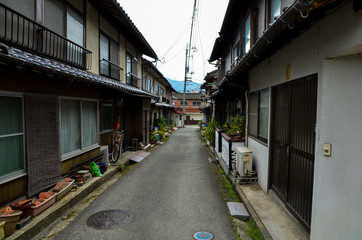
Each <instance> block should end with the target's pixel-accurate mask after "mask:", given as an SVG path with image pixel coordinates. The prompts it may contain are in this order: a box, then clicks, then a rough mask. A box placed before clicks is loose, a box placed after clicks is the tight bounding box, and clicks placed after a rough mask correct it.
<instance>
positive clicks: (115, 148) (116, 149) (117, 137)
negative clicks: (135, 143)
mask: <svg viewBox="0 0 362 240" xmlns="http://www.w3.org/2000/svg"><path fill="white" fill-rule="evenodd" d="M123 141H124V130H122V131H113V132H112V162H113V163H115V162H117V161H118V159H119V157H120V156H121V154H122V152H123V148H122V146H123Z"/></svg>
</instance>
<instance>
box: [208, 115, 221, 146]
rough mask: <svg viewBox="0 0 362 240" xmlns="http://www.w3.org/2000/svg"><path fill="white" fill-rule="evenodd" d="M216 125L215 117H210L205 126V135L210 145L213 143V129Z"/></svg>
mask: <svg viewBox="0 0 362 240" xmlns="http://www.w3.org/2000/svg"><path fill="white" fill-rule="evenodd" d="M218 126H219V123H218V122H217V121H216V119H215V118H212V119H211V121H210V122H209V124H208V125H207V127H205V136H206V138H207V139H208V140H209V141H210V144H211V145H212V146H214V145H215V131H216V128H217V127H218Z"/></svg>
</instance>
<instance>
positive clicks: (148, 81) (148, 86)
mask: <svg viewBox="0 0 362 240" xmlns="http://www.w3.org/2000/svg"><path fill="white" fill-rule="evenodd" d="M147 91H149V92H151V79H147Z"/></svg>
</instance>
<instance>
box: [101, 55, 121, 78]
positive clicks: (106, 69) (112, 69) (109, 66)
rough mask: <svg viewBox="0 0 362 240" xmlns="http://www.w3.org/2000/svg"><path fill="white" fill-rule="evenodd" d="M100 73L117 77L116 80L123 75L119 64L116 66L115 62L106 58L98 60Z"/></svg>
mask: <svg viewBox="0 0 362 240" xmlns="http://www.w3.org/2000/svg"><path fill="white" fill-rule="evenodd" d="M99 62H100V67H101V68H100V69H101V70H100V73H101V74H102V75H105V76H108V77H111V78H114V79H117V80H122V76H123V68H121V67H120V66H118V65H117V64H115V63H113V62H111V61H108V60H107V59H104V58H103V59H101V60H100V61H99Z"/></svg>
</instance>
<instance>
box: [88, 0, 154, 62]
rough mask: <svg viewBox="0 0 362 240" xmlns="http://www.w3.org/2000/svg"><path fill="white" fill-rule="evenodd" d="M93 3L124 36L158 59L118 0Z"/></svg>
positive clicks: (103, 0) (100, 0) (92, 0)
mask: <svg viewBox="0 0 362 240" xmlns="http://www.w3.org/2000/svg"><path fill="white" fill-rule="evenodd" d="M91 3H92V4H93V5H94V6H95V7H96V8H97V9H98V10H99V11H100V12H102V13H104V14H103V16H104V18H106V19H107V20H108V21H109V22H110V23H112V26H114V27H115V28H116V29H117V30H118V31H119V32H121V33H122V34H124V37H126V38H127V39H129V40H130V41H131V42H132V44H133V45H134V46H135V47H136V48H137V49H139V50H140V52H141V53H143V54H145V55H147V56H149V57H151V58H153V59H157V54H156V53H155V51H154V50H153V49H152V47H151V46H150V44H149V43H148V42H147V41H146V39H145V38H144V36H143V35H142V33H141V32H140V31H139V30H138V29H137V27H136V26H135V24H134V23H133V22H132V20H131V18H130V17H129V16H128V15H127V13H126V12H125V11H124V10H123V8H122V7H121V6H120V4H119V3H118V2H117V1H116V0H91Z"/></svg>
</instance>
